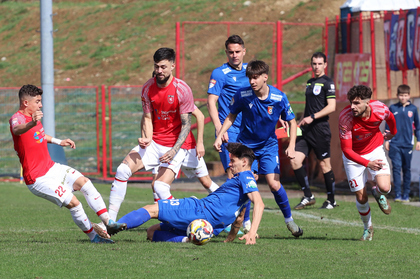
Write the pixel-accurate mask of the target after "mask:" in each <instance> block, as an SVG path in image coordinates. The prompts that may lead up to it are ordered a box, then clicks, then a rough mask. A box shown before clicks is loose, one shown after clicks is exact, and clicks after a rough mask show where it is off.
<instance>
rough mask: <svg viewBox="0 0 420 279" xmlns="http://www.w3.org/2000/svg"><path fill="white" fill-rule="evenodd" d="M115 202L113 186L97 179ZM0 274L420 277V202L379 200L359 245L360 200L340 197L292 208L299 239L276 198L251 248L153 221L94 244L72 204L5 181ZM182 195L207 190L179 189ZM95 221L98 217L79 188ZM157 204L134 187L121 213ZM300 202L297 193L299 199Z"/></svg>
mask: <svg viewBox="0 0 420 279" xmlns="http://www.w3.org/2000/svg"><path fill="white" fill-rule="evenodd" d="M95 186H96V187H97V188H98V190H99V191H100V192H101V193H102V195H103V197H104V199H105V201H106V203H107V204H108V196H109V188H110V185H109V184H108V185H106V184H98V183H95ZM0 187H1V189H2V194H1V195H0V214H1V215H0V216H1V222H0V251H1V253H0V278H164V276H165V277H168V278H189V277H200V278H240V277H243V278H419V277H420V271H419V267H418V263H419V260H420V251H419V242H420V236H419V234H420V222H419V216H420V208H418V207H414V206H408V205H403V204H396V203H392V207H393V212H392V213H391V215H389V216H386V215H384V214H383V213H382V212H381V211H380V210H379V208H378V206H377V204H376V202H375V201H374V199H373V198H370V205H371V210H372V220H373V225H374V229H375V234H374V238H373V241H371V242H361V241H358V239H359V238H360V236H361V235H362V231H363V226H362V223H361V221H360V217H359V215H358V213H357V209H356V207H355V204H354V202H345V201H343V200H338V204H339V205H340V206H339V207H337V208H336V209H334V210H318V209H316V207H315V208H311V209H304V210H301V211H294V210H293V211H292V212H293V216H294V219H295V221H296V223H297V224H299V226H301V227H302V228H303V230H304V234H303V237H301V238H299V239H295V238H294V237H293V236H291V234H290V233H289V231H288V230H287V228H286V226H285V224H284V219H283V217H282V215H281V213H280V212H279V210H278V208H277V206H276V204H275V202H274V200H273V199H264V203H265V206H266V210H265V212H264V215H263V220H262V223H261V226H260V229H259V231H258V233H259V235H260V237H261V238H260V239H258V240H257V244H256V245H254V246H246V245H244V244H243V242H241V241H239V240H238V239H236V240H235V241H234V242H233V243H223V240H224V239H225V237H226V234H225V233H222V234H221V235H219V236H218V237H215V238H213V239H212V240H211V241H210V242H209V243H208V244H207V245H204V246H194V245H192V244H191V243H185V244H184V243H151V242H149V241H147V240H146V228H147V227H148V226H150V225H152V224H155V223H157V222H158V221H156V220H152V221H149V222H148V223H146V224H145V225H143V226H142V227H139V228H137V229H134V230H131V231H125V232H120V233H119V234H117V235H116V236H114V237H113V239H114V240H115V241H116V243H115V244H113V245H95V244H92V243H90V241H89V239H88V238H87V236H85V235H84V234H83V233H82V232H81V231H80V230H79V229H78V228H77V227H76V225H75V224H74V223H73V221H72V219H71V216H70V214H69V212H68V210H67V209H65V208H62V209H60V208H58V207H57V206H55V205H53V204H52V203H50V202H47V201H45V200H43V199H41V198H38V197H35V196H34V195H33V194H31V193H30V192H29V190H28V189H27V188H26V186H25V185H24V184H19V183H0ZM172 193H173V194H174V196H175V197H177V198H182V197H188V196H191V195H195V196H197V197H199V198H202V197H204V194H203V193H195V192H180V191H175V190H174V191H173V192H172ZM76 195H77V197H78V198H79V200H80V201H81V202H82V203H83V206H84V209H85V211H86V212H87V213H88V216H89V218H90V219H91V221H94V222H98V221H99V218H98V217H97V216H96V215H95V214H94V212H93V211H92V210H91V209H90V208H89V207H88V205H87V203H86V200H85V199H84V197H83V196H82V195H81V194H80V193H78V192H77V193H76ZM152 200H153V197H152V194H151V190H150V189H141V188H135V187H129V189H128V191H127V196H126V201H125V202H124V203H123V205H122V207H121V211H120V216H122V215H121V214H125V213H128V212H130V211H131V210H134V209H138V208H139V207H142V206H144V205H146V204H149V203H150V202H151V201H152ZM298 202H299V200H298V199H297V198H295V199H291V200H290V203H291V205H292V206H293V205H295V204H296V203H298Z"/></svg>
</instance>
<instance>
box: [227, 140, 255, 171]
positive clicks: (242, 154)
mask: <svg viewBox="0 0 420 279" xmlns="http://www.w3.org/2000/svg"><path fill="white" fill-rule="evenodd" d="M226 149H227V151H229V153H230V154H232V155H233V156H235V157H238V158H239V159H242V158H247V159H248V165H249V166H252V162H254V160H255V155H254V151H252V149H251V148H249V147H247V146H246V145H243V144H242V143H239V142H229V143H228V145H227V147H226Z"/></svg>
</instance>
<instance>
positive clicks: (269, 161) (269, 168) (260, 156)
mask: <svg viewBox="0 0 420 279" xmlns="http://www.w3.org/2000/svg"><path fill="white" fill-rule="evenodd" d="M253 151H254V154H255V158H256V159H255V161H254V164H255V162H257V161H258V164H259V166H258V174H269V173H278V174H280V161H279V146H278V143H277V142H276V143H275V144H272V145H270V146H264V147H263V148H261V149H253ZM254 164H253V165H252V169H253V170H254V167H255V166H254Z"/></svg>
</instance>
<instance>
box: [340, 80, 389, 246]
mask: <svg viewBox="0 0 420 279" xmlns="http://www.w3.org/2000/svg"><path fill="white" fill-rule="evenodd" d="M371 96H372V90H371V89H370V88H369V87H367V86H364V85H357V86H353V87H352V88H351V89H350V90H349V92H348V93H347V99H348V100H349V101H350V105H349V106H347V107H345V108H344V109H343V110H342V111H341V113H340V118H339V131H340V142H341V150H342V151H343V163H344V169H345V171H346V174H347V179H348V181H349V186H350V190H351V191H352V192H354V193H356V206H357V210H358V211H359V214H360V217H361V218H362V221H363V224H364V232H363V235H362V238H361V239H360V240H372V237H373V227H372V220H371V215H370V206H369V203H368V194H367V189H366V187H365V184H366V182H367V178H368V172H369V173H370V175H371V176H372V179H374V180H375V182H376V186H373V187H372V195H373V196H374V197H375V199H376V202H377V203H378V205H379V207H380V209H381V210H382V212H383V213H385V214H387V215H388V214H390V213H391V206H390V205H389V202H388V200H387V198H386V197H385V195H386V194H388V193H389V192H390V191H391V175H390V170H389V164H388V161H387V159H386V155H385V151H384V148H383V142H384V139H385V140H390V139H392V138H393V137H394V135H395V134H396V133H397V125H396V121H395V118H394V115H393V114H392V113H391V112H390V111H389V109H388V107H387V106H386V105H385V104H383V103H381V102H379V101H375V100H371V99H370V98H371ZM383 120H385V121H386V123H387V124H388V126H389V129H390V130H391V132H390V131H388V130H386V131H385V132H384V133H382V132H381V131H380V130H379V125H380V124H381V123H382V121H383ZM369 183H370V182H369Z"/></svg>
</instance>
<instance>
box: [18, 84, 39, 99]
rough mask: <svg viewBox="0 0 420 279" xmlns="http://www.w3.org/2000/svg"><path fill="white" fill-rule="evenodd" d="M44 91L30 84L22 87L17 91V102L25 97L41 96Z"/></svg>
mask: <svg viewBox="0 0 420 279" xmlns="http://www.w3.org/2000/svg"><path fill="white" fill-rule="evenodd" d="M43 92H44V91H42V89H41V88H38V87H36V86H35V85H32V84H27V85H24V86H22V87H21V88H20V90H19V100H22V99H24V98H25V97H26V96H31V97H36V96H38V95H42V93H43Z"/></svg>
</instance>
